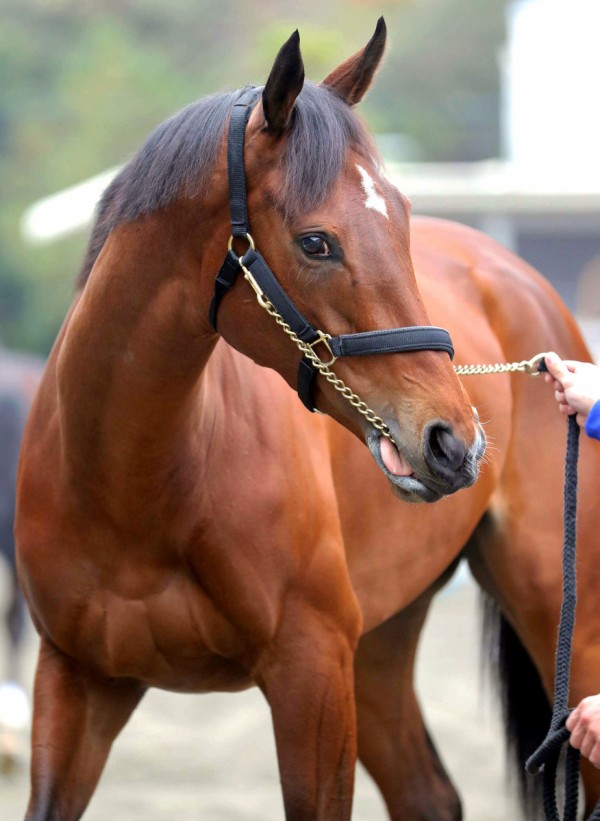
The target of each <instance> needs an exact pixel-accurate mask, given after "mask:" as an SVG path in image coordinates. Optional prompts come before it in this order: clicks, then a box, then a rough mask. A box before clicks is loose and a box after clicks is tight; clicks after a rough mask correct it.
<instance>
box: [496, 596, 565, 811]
mask: <svg viewBox="0 0 600 821" xmlns="http://www.w3.org/2000/svg"><path fill="white" fill-rule="evenodd" d="M482 603H483V607H482V610H483V630H482V659H483V661H485V662H487V663H488V664H489V666H490V667H491V678H492V681H493V682H494V684H495V687H496V691H497V694H498V696H499V698H500V700H501V703H502V715H503V719H504V730H505V733H506V752H507V759H508V763H509V766H510V770H512V771H513V772H514V774H515V775H516V776H517V781H518V785H519V797H520V799H521V804H522V807H523V814H524V817H525V818H527V819H528V821H536V819H538V818H541V817H542V815H541V809H542V801H541V778H540V777H539V776H538V777H534V776H532V775H530V774H529V773H527V772H526V771H525V762H526V761H527V759H528V758H529V756H530V755H531V754H532V753H533V752H534V751H535V750H536V749H537V748H538V747H539V745H540V744H541V742H542V741H543V740H544V738H545V737H546V733H547V732H548V727H549V726H550V717H551V714H552V710H551V707H550V702H549V701H548V698H547V696H546V693H545V691H544V688H543V687H542V681H541V679H540V675H539V673H538V671H537V668H536V667H535V666H534V664H533V661H532V660H531V658H530V657H529V655H528V653H527V650H526V649H525V648H524V647H523V645H522V644H521V641H520V639H519V637H518V636H517V634H516V633H515V631H514V630H513V629H512V627H511V626H510V624H509V623H508V622H507V621H506V619H505V618H504V616H503V615H502V613H501V612H500V610H499V608H498V607H497V605H496V603H495V602H494V601H493V600H492V599H490V598H489V597H488V596H485V595H484V596H483V601H482Z"/></svg>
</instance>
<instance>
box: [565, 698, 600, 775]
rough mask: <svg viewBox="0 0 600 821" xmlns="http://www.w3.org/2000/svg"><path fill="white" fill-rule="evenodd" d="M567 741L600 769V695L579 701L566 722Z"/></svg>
mask: <svg viewBox="0 0 600 821" xmlns="http://www.w3.org/2000/svg"><path fill="white" fill-rule="evenodd" d="M566 727H567V730H569V732H570V733H571V738H570V739H569V743H570V745H571V746H572V747H575V749H576V750H580V751H581V755H583V756H585V757H586V758H587V759H589V761H590V763H591V764H593V765H594V767H597V768H598V769H600V695H596V696H588V697H587V698H584V699H583V700H582V701H580V702H579V704H578V705H577V707H576V708H575V709H574V710H573V712H572V713H571V715H570V716H569V717H568V719H567V722H566Z"/></svg>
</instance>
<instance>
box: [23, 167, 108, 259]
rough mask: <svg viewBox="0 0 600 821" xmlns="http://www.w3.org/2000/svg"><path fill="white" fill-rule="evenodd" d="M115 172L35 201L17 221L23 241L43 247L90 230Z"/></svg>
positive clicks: (92, 178) (101, 175) (98, 175)
mask: <svg viewBox="0 0 600 821" xmlns="http://www.w3.org/2000/svg"><path fill="white" fill-rule="evenodd" d="M118 170H119V169H118V168H111V169H110V170H108V171H104V172H103V173H102V174H97V175H96V176H95V177H90V179H89V180H85V182H80V183H79V184H78V185H72V186H71V187H70V188H65V189H64V190H63V191H59V192H58V194H51V195H50V196H49V197H44V198H43V199H41V200H38V201H37V202H35V203H34V204H33V205H31V206H30V207H29V208H28V209H27V210H26V211H25V213H24V214H23V217H22V219H21V233H22V235H23V239H25V240H26V241H27V242H30V243H32V244H34V245H43V244H45V243H47V242H54V241H55V240H57V239H62V238H63V237H68V236H70V235H71V234H78V233H79V232H81V231H87V230H88V229H89V228H90V227H91V224H92V217H93V215H94V209H95V208H96V204H97V203H98V200H99V199H100V197H101V196H102V194H103V192H104V189H105V188H107V186H108V185H109V183H110V181H111V180H112V178H113V177H114V176H115V174H116V173H117V171H118Z"/></svg>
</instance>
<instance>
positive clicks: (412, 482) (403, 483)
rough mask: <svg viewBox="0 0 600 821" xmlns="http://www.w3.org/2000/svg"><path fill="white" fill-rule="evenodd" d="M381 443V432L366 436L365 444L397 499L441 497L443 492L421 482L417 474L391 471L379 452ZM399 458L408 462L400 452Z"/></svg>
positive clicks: (418, 500)
mask: <svg viewBox="0 0 600 821" xmlns="http://www.w3.org/2000/svg"><path fill="white" fill-rule="evenodd" d="M381 444H382V436H381V434H379V433H377V432H375V431H373V432H372V433H370V434H369V435H368V437H367V446H368V448H369V450H370V451H371V454H372V456H373V458H374V459H375V461H376V462H377V465H378V467H379V469H380V470H381V472H382V473H383V474H384V476H385V477H386V478H387V480H388V481H389V483H390V485H391V487H392V492H393V493H394V495H395V496H397V497H398V498H399V499H402V500H403V501H405V502H413V503H418V502H437V501H438V500H439V499H441V498H442V496H443V494H441V493H438V492H437V491H435V490H432V489H431V488H429V487H427V486H426V485H425V484H423V482H422V481H421V480H420V479H419V478H418V477H417V475H416V474H415V473H414V471H413V472H411V473H410V474H409V475H399V474H397V473H392V472H391V470H389V468H388V467H387V466H386V464H385V462H384V459H383V456H382V453H381ZM400 459H401V460H402V462H403V463H404V464H407V463H408V460H407V459H406V457H405V456H404V455H403V454H401V455H400Z"/></svg>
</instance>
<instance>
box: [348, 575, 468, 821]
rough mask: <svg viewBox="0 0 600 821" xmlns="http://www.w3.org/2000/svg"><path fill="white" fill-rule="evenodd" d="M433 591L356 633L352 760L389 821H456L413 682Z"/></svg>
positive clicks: (454, 799)
mask: <svg viewBox="0 0 600 821" xmlns="http://www.w3.org/2000/svg"><path fill="white" fill-rule="evenodd" d="M432 596H433V591H427V593H425V594H423V596H421V597H420V598H419V599H418V600H417V601H416V602H414V603H413V604H412V605H411V606H410V607H408V608H407V609H406V610H404V611H403V612H401V613H399V614H397V615H396V616H394V617H393V618H391V619H389V620H388V621H387V622H385V623H384V624H382V625H380V626H379V627H377V628H376V629H374V630H371V631H370V632H369V633H367V634H366V635H364V636H363V637H362V638H361V640H360V643H359V646H358V650H357V653H356V662H355V680H356V707H357V715H358V754H359V758H360V760H361V761H362V763H363V764H364V766H365V767H366V769H367V770H368V772H369V773H370V774H371V776H372V778H373V780H374V781H375V783H376V784H377V786H378V787H379V789H380V791H381V793H382V795H383V798H384V800H385V803H386V805H387V808H388V812H389V814H390V818H391V819H392V821H425V819H427V821H459V819H461V818H462V810H461V804H460V799H459V797H458V794H457V792H456V790H455V789H454V787H453V785H452V782H451V781H450V779H449V777H448V775H447V774H446V771H445V770H444V767H443V764H442V762H441V761H440V758H439V756H438V754H437V752H436V749H435V747H434V745H433V742H432V741H431V738H430V736H429V733H428V732H427V728H426V727H425V724H424V722H423V717H422V715H421V710H420V707H419V703H418V700H417V697H416V694H415V691H414V686H413V676H414V665H415V655H416V650H417V644H418V640H419V635H420V633H421V629H422V627H423V623H424V621H425V617H426V615H427V611H428V609H429V605H430V602H431V599H432Z"/></svg>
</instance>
